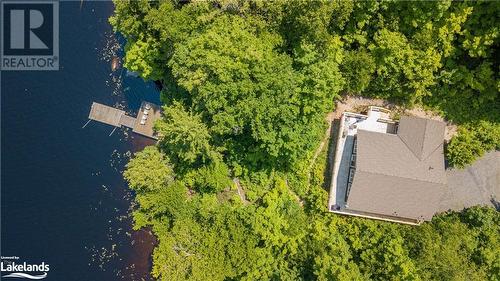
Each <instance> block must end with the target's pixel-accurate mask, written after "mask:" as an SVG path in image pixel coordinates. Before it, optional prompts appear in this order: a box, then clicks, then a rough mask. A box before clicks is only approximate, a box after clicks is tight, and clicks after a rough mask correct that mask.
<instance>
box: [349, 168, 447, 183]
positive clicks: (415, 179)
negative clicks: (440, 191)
mask: <svg viewBox="0 0 500 281" xmlns="http://www.w3.org/2000/svg"><path fill="white" fill-rule="evenodd" d="M356 171H361V172H363V173H369V174H374V175H382V176H389V177H394V178H400V179H409V180H414V181H421V182H430V183H436V184H442V185H446V183H445V182H444V183H443V182H436V181H428V180H421V179H417V178H410V177H400V176H394V175H389V174H382V173H374V172H370V171H365V170H363V169H357V168H356ZM354 177H356V173H354Z"/></svg>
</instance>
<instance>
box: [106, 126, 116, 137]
mask: <svg viewBox="0 0 500 281" xmlns="http://www.w3.org/2000/svg"><path fill="white" fill-rule="evenodd" d="M116 128H118V127H115V128H114V129H113V131H111V134H109V136H108V137H111V135H112V134H113V133H114V132H115V130H116Z"/></svg>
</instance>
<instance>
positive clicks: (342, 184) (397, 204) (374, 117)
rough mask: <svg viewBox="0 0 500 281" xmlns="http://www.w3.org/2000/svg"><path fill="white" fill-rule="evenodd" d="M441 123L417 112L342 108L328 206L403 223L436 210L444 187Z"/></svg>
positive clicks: (420, 219) (416, 220) (428, 216)
mask: <svg viewBox="0 0 500 281" xmlns="http://www.w3.org/2000/svg"><path fill="white" fill-rule="evenodd" d="M444 132H445V124H444V123H443V122H440V121H434V120H430V119H424V118H417V117H407V116H403V117H401V119H400V121H399V122H395V121H393V120H391V119H390V118H389V111H388V110H386V109H384V108H380V107H374V106H372V107H370V108H369V110H368V114H367V115H362V114H356V113H350V112H345V113H344V114H342V117H341V121H340V130H339V136H338V139H337V147H336V150H335V161H334V164H333V165H332V166H333V167H332V168H333V171H332V182H331V186H330V197H329V210H330V211H331V212H334V213H338V214H345V215H353V216H360V217H366V218H373V219H380V220H386V221H393V222H399V223H406V224H420V223H421V222H423V221H425V220H430V219H431V218H432V216H433V215H434V213H436V211H437V209H438V207H439V202H440V199H441V197H442V194H443V192H444V191H445V188H446V173H445V164H444V155H443V139H444Z"/></svg>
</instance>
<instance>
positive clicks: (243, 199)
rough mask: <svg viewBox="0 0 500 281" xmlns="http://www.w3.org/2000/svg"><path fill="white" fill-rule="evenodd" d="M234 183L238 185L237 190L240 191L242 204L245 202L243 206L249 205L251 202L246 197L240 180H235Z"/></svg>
mask: <svg viewBox="0 0 500 281" xmlns="http://www.w3.org/2000/svg"><path fill="white" fill-rule="evenodd" d="M233 182H234V184H235V185H236V188H237V189H238V195H239V196H240V199H241V202H243V204H245V205H248V204H249V203H250V202H249V201H248V200H247V197H246V195H245V190H243V188H242V187H241V184H240V179H238V178H233Z"/></svg>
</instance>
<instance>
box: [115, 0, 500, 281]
mask: <svg viewBox="0 0 500 281" xmlns="http://www.w3.org/2000/svg"><path fill="white" fill-rule="evenodd" d="M499 15H500V2H495V1H460V2H458V1H425V2H409V1H263V0H250V1H243V0H214V1H192V2H191V1H176V0H173V1H169V0H166V1H159V2H150V1H118V0H116V1H115V11H114V14H113V16H112V17H111V18H110V19H109V21H110V23H111V25H112V26H113V28H114V30H115V31H116V32H119V33H120V34H121V35H122V36H123V37H124V38H125V40H126V45H125V58H124V66H125V67H126V68H127V69H128V70H129V71H134V72H137V73H138V74H139V75H140V77H142V78H143V79H145V80H152V81H155V82H157V84H159V85H161V87H162V90H161V100H162V103H163V118H162V119H161V120H159V122H157V123H156V124H155V129H156V130H157V132H158V133H159V135H160V139H159V141H158V143H157V145H155V146H150V147H146V148H145V149H144V150H143V151H141V152H138V153H136V154H135V156H134V157H133V158H132V159H131V160H130V162H129V163H128V165H127V169H126V171H125V172H124V177H125V178H126V180H127V181H128V183H129V186H130V188H131V189H132V190H133V191H134V192H135V196H136V197H135V202H136V206H135V208H134V211H133V218H134V227H135V228H136V229H140V228H143V227H148V228H151V229H152V231H153V233H154V234H155V236H156V237H157V239H158V245H157V246H156V248H155V250H154V253H153V267H152V275H153V277H155V278H157V279H159V280H500V250H499V249H500V236H499V235H498V234H499V233H500V215H499V213H498V211H496V210H495V209H493V208H487V207H473V208H470V209H466V210H464V211H462V212H449V213H443V214H440V215H438V216H435V217H434V219H433V220H432V221H431V222H426V223H423V224H422V225H420V226H417V227H415V226H406V225H399V224H394V223H386V222H379V221H374V220H368V219H362V218H354V217H345V216H339V215H334V214H330V213H328V212H327V207H326V203H327V191H326V190H327V186H328V184H329V183H328V179H329V175H328V172H327V171H328V170H329V166H328V165H329V161H328V153H329V151H330V149H331V147H329V146H328V145H327V146H324V147H323V148H322V149H321V151H320V152H319V154H318V155H316V150H317V149H318V147H319V145H320V142H321V140H322V138H323V137H324V132H325V130H326V128H327V127H328V124H327V123H326V122H325V116H326V114H327V113H328V112H331V111H333V110H334V108H335V104H336V102H337V101H339V100H341V99H342V98H344V97H346V96H363V97H371V98H380V99H384V100H388V101H391V102H393V103H395V104H398V105H400V106H402V107H405V108H413V107H420V108H424V109H426V110H429V111H433V112H436V113H438V114H440V115H441V116H442V117H443V118H445V120H447V121H449V122H452V123H453V124H456V125H457V126H458V133H457V135H456V136H454V137H453V138H452V140H451V141H450V142H449V143H448V144H447V146H446V157H447V161H448V163H449V164H450V165H452V166H454V167H455V168H463V167H466V166H467V165H470V164H471V163H473V162H474V161H475V160H476V159H477V158H479V157H481V156H482V155H484V153H485V152H487V151H490V150H495V149H496V150H499V149H500V95H499V89H500V80H499V75H498V70H499V67H500V66H499V42H500V40H499V37H500V27H499V24H498V18H499ZM329 143H331V142H329Z"/></svg>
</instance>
